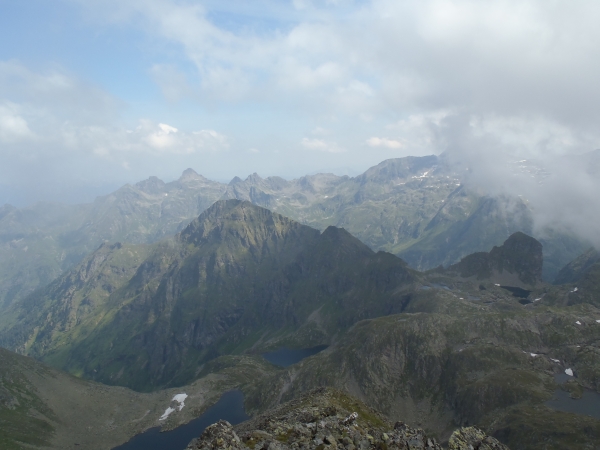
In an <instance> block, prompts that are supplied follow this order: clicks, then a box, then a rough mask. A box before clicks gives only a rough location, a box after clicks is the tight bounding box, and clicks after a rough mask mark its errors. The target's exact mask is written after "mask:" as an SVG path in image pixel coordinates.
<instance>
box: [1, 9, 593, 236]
mask: <svg viewBox="0 0 600 450" xmlns="http://www.w3.org/2000/svg"><path fill="white" fill-rule="evenodd" d="M0 11H1V13H0V35H1V39H2V42H3V45H2V46H1V47H0V149H1V150H0V151H1V153H0V154H1V164H0V204H3V203H11V204H14V205H17V206H23V205H27V204H31V203H33V202H36V201H40V200H50V201H62V202H82V201H89V200H91V199H92V198H93V197H94V196H95V195H99V194H104V193H107V192H108V191H110V190H111V189H114V188H116V187H118V186H120V185H122V184H124V183H133V182H136V181H139V180H141V179H144V178H147V177H148V176H150V175H156V176H158V177H160V178H162V179H165V180H171V179H174V178H177V177H178V176H179V174H180V173H181V172H182V171H183V170H184V169H185V168H187V167H192V168H194V169H195V170H196V171H197V172H198V173H201V174H203V175H204V176H206V177H208V178H211V179H216V180H220V181H228V180H229V179H231V178H233V176H236V175H238V176H241V177H245V176H246V175H248V174H250V173H252V172H258V173H259V174H260V175H262V176H268V175H279V176H283V177H285V178H294V177H298V176H302V175H305V174H307V173H315V172H322V171H327V172H334V173H336V174H351V175H353V174H358V173H361V172H363V171H364V170H366V169H367V168H368V167H369V166H372V165H375V164H377V163H379V162H381V161H382V160H384V159H387V158H394V157H402V156H408V155H426V154H440V153H442V152H447V154H448V155H449V156H450V158H451V160H452V161H455V162H456V163H457V167H463V168H466V167H468V168H469V173H470V174H471V175H470V178H469V180H468V181H469V182H470V183H472V184H473V185H474V186H476V187H477V188H478V189H482V190H483V191H485V192H487V193H490V194H492V195H501V194H510V195H522V196H525V197H526V198H528V199H529V200H530V201H531V202H533V203H534V206H535V210H536V213H537V220H538V226H542V227H543V226H546V225H549V224H550V225H554V226H556V225H557V224H559V225H560V226H565V227H567V228H569V229H571V230H573V231H575V232H577V233H578V234H581V235H582V236H584V237H587V238H588V239H590V240H592V241H593V242H596V243H599V242H600V238H599V237H598V233H597V231H596V230H595V228H596V227H594V226H593V223H594V222H595V221H597V220H598V219H600V217H599V216H600V201H599V200H598V199H597V198H596V197H597V196H596V192H598V191H599V189H598V188H599V187H600V186H598V176H597V175H598V172H597V171H596V172H595V171H594V170H588V169H589V165H588V164H587V163H586V161H588V160H587V159H585V158H588V157H587V156H586V157H576V155H583V154H585V153H588V152H590V151H593V150H594V149H597V148H600V145H599V143H598V142H599V137H600V136H599V134H600V130H599V129H598V126H597V124H598V119H599V109H598V104H600V87H599V84H598V82H597V80H598V79H600V57H599V56H600V55H599V50H598V49H600V29H599V28H598V26H597V21H598V20H597V19H598V17H600V4H599V3H598V2H594V1H577V2H559V1H547V0H540V1H522V0H520V1H509V0H506V1H491V2H480V1H465V0H420V1H397V0H395V1H394V0H372V1H352V0H321V1H318V0H313V1H311V0H293V1H283V0H281V1H275V0H273V1H269V0H261V1H252V2H247V1H241V0H240V1H238V0H229V1H227V2H223V1H212V0H207V1H196V2H192V1H175V0H145V1H141V0H120V1H113V0H103V1H96V0H62V1H54V2H47V1H42V0H29V1H27V2H23V1H17V0H6V1H3V2H2V5H1V6H0ZM582 158H583V159H582ZM522 160H527V161H532V162H531V164H535V166H536V167H537V168H541V167H544V168H545V169H544V170H545V171H546V172H547V173H548V174H550V175H548V176H545V177H542V178H543V180H545V181H543V180H540V179H538V178H536V179H535V180H534V181H532V178H531V171H528V170H516V169H515V167H518V165H515V164H514V162H515V161H522ZM565 161H566V162H565ZM582 161H583V162H582Z"/></svg>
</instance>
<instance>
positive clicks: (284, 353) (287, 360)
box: [262, 345, 327, 367]
mask: <svg viewBox="0 0 600 450" xmlns="http://www.w3.org/2000/svg"><path fill="white" fill-rule="evenodd" d="M326 348H327V345H317V346H316V347H311V348H301V349H296V350H292V349H289V348H285V347H284V348H280V349H278V350H275V351H273V352H268V353H263V354H262V356H263V358H265V359H266V360H267V361H269V362H270V363H271V364H274V365H276V366H280V367H288V366H291V365H292V364H296V363H297V362H300V361H302V360H303V359H304V358H308V357H309V356H312V355H316V354H317V353H319V352H322V351H323V350H325V349H326Z"/></svg>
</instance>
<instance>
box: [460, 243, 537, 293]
mask: <svg viewBox="0 0 600 450" xmlns="http://www.w3.org/2000/svg"><path fill="white" fill-rule="evenodd" d="M542 262H543V256H542V244H541V243H540V242H539V241H537V240H536V239H534V238H532V237H531V236H528V235H526V234H525V233H522V232H520V231H518V232H516V233H513V234H512V235H510V237H509V238H508V239H507V240H506V241H504V243H503V244H502V245H501V246H500V247H494V248H492V250H491V251H490V252H489V253H485V252H478V253H473V254H471V255H468V256H466V257H464V258H463V259H461V260H460V262H458V263H457V264H454V265H452V266H450V267H449V268H448V270H449V271H450V272H458V273H459V274H460V276H461V277H464V278H470V277H476V278H477V279H478V280H481V279H492V280H494V281H496V282H498V283H500V284H504V285H508V286H516V287H530V286H535V285H536V284H538V283H540V282H541V281H542Z"/></svg>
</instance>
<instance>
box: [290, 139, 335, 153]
mask: <svg viewBox="0 0 600 450" xmlns="http://www.w3.org/2000/svg"><path fill="white" fill-rule="evenodd" d="M300 144H301V145H302V146H303V147H304V148H306V149H309V150H318V151H320V152H327V153H343V152H345V151H346V150H345V149H343V148H341V147H340V146H339V145H337V144H336V143H335V142H327V141H324V140H322V139H310V138H303V139H302V141H301V142H300Z"/></svg>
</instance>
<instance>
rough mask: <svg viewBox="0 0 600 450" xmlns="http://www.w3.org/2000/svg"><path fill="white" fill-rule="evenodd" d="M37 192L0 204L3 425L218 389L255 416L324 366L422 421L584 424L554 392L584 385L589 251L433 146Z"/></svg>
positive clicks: (201, 405) (522, 435)
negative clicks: (315, 163) (91, 200)
mask: <svg viewBox="0 0 600 450" xmlns="http://www.w3.org/2000/svg"><path fill="white" fill-rule="evenodd" d="M200 193H202V195H200ZM261 204H262V205H263V206H260V205H261ZM54 206H56V207H54ZM54 206H53V205H38V206H36V207H33V208H29V209H21V210H19V209H16V208H11V207H8V206H5V207H3V208H2V211H1V213H0V226H1V227H2V228H0V229H2V230H5V231H3V232H2V234H1V235H2V236H4V237H5V240H4V241H3V242H5V248H6V249H7V251H6V252H3V253H0V260H1V261H0V262H1V264H3V266H2V267H3V270H5V272H0V273H2V277H4V278H2V280H4V281H2V280H0V286H2V289H4V291H3V292H4V297H3V298H4V300H3V301H4V306H3V308H2V314H1V315H0V345H2V346H3V347H5V348H6V349H8V350H3V349H0V420H2V421H3V422H2V424H3V426H2V427H1V430H2V431H0V433H2V434H0V442H3V443H7V444H6V445H9V444H10V446H12V447H14V448H25V446H27V445H30V446H34V447H42V446H50V447H53V448H65V446H66V447H68V446H71V445H74V444H75V443H81V442H85V444H84V445H85V446H87V447H89V448H107V447H108V446H114V445H117V444H119V443H121V442H123V441H125V440H126V439H128V438H129V437H131V436H132V435H134V434H136V433H138V432H140V431H143V430H144V429H147V428H148V427H150V426H157V425H164V426H165V427H167V428H168V427H173V426H176V425H178V424H181V423H184V422H186V421H188V420H190V419H191V418H193V417H195V416H197V415H198V414H199V413H200V412H201V411H202V410H203V409H205V408H206V407H207V406H208V405H209V404H210V403H214V402H215V401H216V399H217V398H218V396H219V395H220V394H221V393H222V392H224V391H226V390H228V389H232V388H239V389H241V390H242V391H243V392H244V395H245V406H246V410H247V412H248V413H250V414H252V415H255V416H256V415H257V414H260V413H262V412H264V411H267V410H271V409H272V408H277V407H278V405H280V404H281V403H282V402H285V401H288V400H292V399H295V398H299V397H300V396H302V395H304V394H306V393H307V392H313V390H314V389H315V388H319V387H323V386H327V387H333V388H337V389H339V390H341V391H343V392H346V393H348V394H351V395H353V396H355V397H356V398H357V399H359V400H361V401H364V402H365V404H367V405H368V406H369V407H372V408H375V409H377V410H378V411H380V412H381V413H383V414H384V415H385V417H386V418H387V419H388V420H391V421H398V420H402V421H407V422H410V423H411V425H413V426H418V427H422V428H424V429H425V430H426V432H427V434H428V435H431V436H435V437H436V439H438V440H440V441H441V442H445V441H447V440H448V439H450V436H451V434H452V432H453V430H454V429H455V428H456V427H459V426H470V425H477V426H479V427H481V428H483V429H484V430H485V432H486V433H488V434H490V435H492V436H493V437H494V438H496V439H498V440H499V441H501V442H503V443H504V444H507V445H508V446H509V447H510V448H512V449H513V450H514V449H528V448H540V449H541V448H544V449H551V448H556V449H558V448H581V449H584V448H593V446H594V445H595V443H597V442H599V441H600V421H599V419H600V417H597V418H594V417H587V416H583V415H582V414H581V412H580V411H579V412H578V411H572V410H568V408H567V409H565V408H564V407H563V406H561V403H560V401H559V400H560V398H562V397H561V396H563V394H561V393H564V394H565V395H567V396H570V397H571V398H569V399H568V401H571V402H574V403H572V404H570V405H571V406H570V407H571V408H572V407H573V406H572V405H575V406H577V405H580V404H581V403H578V402H579V400H577V399H581V398H584V399H587V398H589V397H590V396H593V395H597V393H598V392H600V375H599V374H600V354H599V353H598V343H599V342H600V257H599V256H598V252H597V251H596V250H594V249H590V250H587V251H584V250H586V247H585V245H586V244H585V243H584V242H580V241H578V240H576V239H574V238H573V237H571V236H568V235H564V234H562V235H561V234H559V233H556V232H549V233H548V234H546V236H552V239H550V240H549V241H540V240H537V239H535V237H532V236H531V235H530V231H531V227H532V216H531V211H530V210H529V208H528V205H527V203H526V201H524V200H521V199H509V198H490V197H485V196H478V195H477V194H476V193H475V192H474V191H473V190H471V189H469V188H467V187H466V186H465V185H464V184H463V183H462V182H461V180H460V178H459V177H458V175H453V174H452V172H451V171H449V168H448V166H446V165H445V163H444V160H443V158H437V157H425V158H403V159H399V160H389V161H386V162H384V163H382V164H380V165H379V166H376V167H374V168H372V169H369V170H368V171H367V172H365V174H363V175H361V176H359V177H355V178H349V177H336V176H333V175H322V174H321V175H315V176H311V177H304V178H302V179H299V180H293V181H286V180H283V179H280V178H276V177H270V178H267V179H262V178H260V177H258V175H252V176H250V177H248V178H247V179H246V180H241V179H234V180H232V182H231V183H229V185H223V184H220V183H214V182H210V181H208V180H206V179H205V178H203V177H201V176H200V175H197V174H196V173H195V172H193V171H191V170H187V171H186V172H184V174H183V175H182V177H181V178H180V179H179V180H178V181H176V182H172V183H163V182H162V181H160V180H158V179H156V178H151V179H149V180H147V181H145V182H142V183H138V184H137V185H135V186H125V187H123V188H122V189H120V190H119V191H117V192H116V193H113V194H111V195H109V196H107V197H104V198H100V199H98V200H97V201H96V203H95V204H94V205H92V206H90V205H76V206H64V205H63V206H60V205H54ZM341 225H343V226H341ZM528 227H529V228H528ZM11 233H12V234H11ZM19 233H20V234H19ZM19 236H20V237H19ZM9 238H10V240H9ZM3 239H4V238H3ZM569 243H571V244H572V245H568V244H569ZM30 245H31V247H30ZM30 250H31V252H30ZM568 255H574V256H577V255H579V256H577V257H575V258H574V259H573V258H570V262H569V263H568V264H566V265H563V266H564V267H562V268H561V269H559V268H558V264H559V262H560V261H563V260H565V259H566V258H567V256H568ZM549 260H550V263H548V261H549ZM565 262H568V261H565ZM548 267H551V268H553V269H552V270H551V272H553V273H556V274H557V275H556V284H549V283H548V282H547V281H545V280H547V279H548V278H547V274H548ZM55 272H57V273H58V275H56V274H55ZM11 274H12V276H11ZM28 274H35V276H33V275H32V276H31V278H28ZM24 280H25V281H24ZM11 283H12V284H11ZM9 287H10V288H9ZM315 346H320V348H325V350H323V351H321V352H320V353H318V354H316V355H314V356H312V357H309V358H306V359H304V360H302V361H301V362H299V363H297V364H293V365H291V366H290V367H285V368H278V367H275V366H273V365H271V364H269V363H268V362H267V361H266V360H265V359H264V358H263V357H262V356H261V355H262V354H264V353H265V352H268V351H272V350H277V349H282V348H291V349H305V348H312V347H315ZM9 350H10V351H9ZM13 352H17V353H20V354H21V355H27V356H29V358H28V357H26V356H21V355H18V354H15V353H13ZM31 357H33V358H35V359H32V358H31ZM40 361H41V362H40ZM42 363H43V364H42ZM44 364H46V365H44ZM48 366H50V367H51V368H50V367H48ZM100 383H102V384H100ZM143 392H145V393H143ZM183 393H185V395H188V396H189V397H190V401H189V403H188V406H191V407H189V408H187V406H186V408H187V409H185V408H184V411H185V412H183V413H181V411H179V410H178V405H179V403H178V402H176V400H175V398H182V397H176V396H178V395H183ZM83 397H85V398H88V397H89V402H88V400H85V401H83V400H81V399H82V398H83ZM119 397H120V399H118V400H117V398H119ZM169 399H173V400H169ZM557 399H558V400H557ZM82 401H83V403H81V402H82ZM582 401H583V400H582ZM174 402H175V403H174ZM134 405H135V406H134ZM167 406H169V408H170V409H173V411H178V412H177V413H175V414H173V415H172V416H170V417H169V418H168V419H166V420H165V421H161V420H160V417H161V411H164V408H165V407H167ZM81 408H83V409H85V411H84V412H81V413H80V412H78V411H80V409H81ZM90 427H91V428H90ZM86 429H94V430H96V431H95V434H91V435H90V437H88V438H86V437H85V436H87V435H88V434H89V433H87V431H85V430H86ZM2 439H3V440H4V441H2ZM85 439H87V440H85ZM92 440H94V441H93V442H92ZM499 445H500V444H499ZM8 448H11V447H8Z"/></svg>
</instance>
